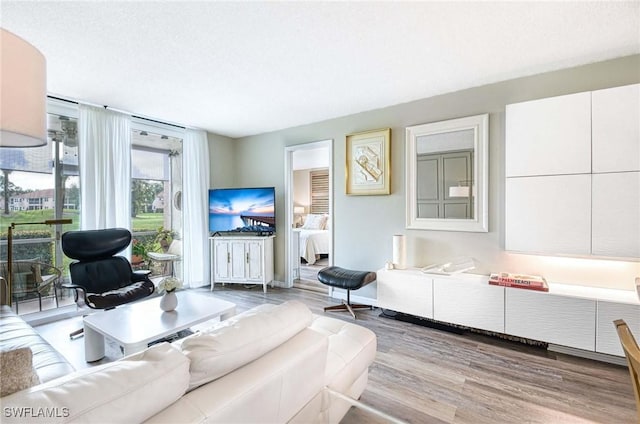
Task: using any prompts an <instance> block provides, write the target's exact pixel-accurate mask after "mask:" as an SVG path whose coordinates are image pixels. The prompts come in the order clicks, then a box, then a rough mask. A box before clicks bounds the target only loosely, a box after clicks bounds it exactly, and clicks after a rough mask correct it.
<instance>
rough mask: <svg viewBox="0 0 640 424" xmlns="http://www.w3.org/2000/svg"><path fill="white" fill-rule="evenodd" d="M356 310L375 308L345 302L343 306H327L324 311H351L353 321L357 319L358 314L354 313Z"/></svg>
mask: <svg viewBox="0 0 640 424" xmlns="http://www.w3.org/2000/svg"><path fill="white" fill-rule="evenodd" d="M354 309H373V306H370V305H360V304H358V303H350V302H345V301H344V300H343V301H342V304H340V305H334V306H327V307H325V308H324V311H325V312H327V311H349V313H350V314H351V316H352V317H353V319H357V318H356V313H355V312H354Z"/></svg>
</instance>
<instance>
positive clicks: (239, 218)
mask: <svg viewBox="0 0 640 424" xmlns="http://www.w3.org/2000/svg"><path fill="white" fill-rule="evenodd" d="M209 231H211V232H212V233H216V232H222V233H224V232H230V231H244V232H257V233H275V231H276V194H275V188H274V187H259V188H217V189H211V190H209Z"/></svg>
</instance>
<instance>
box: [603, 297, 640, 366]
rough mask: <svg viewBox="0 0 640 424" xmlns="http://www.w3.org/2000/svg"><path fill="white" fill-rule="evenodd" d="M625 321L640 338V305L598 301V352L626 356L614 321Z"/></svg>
mask: <svg viewBox="0 0 640 424" xmlns="http://www.w3.org/2000/svg"><path fill="white" fill-rule="evenodd" d="M617 319H623V320H624V321H625V322H626V323H627V325H628V326H629V329H630V330H631V332H632V333H633V335H634V336H635V337H636V339H637V338H639V337H640V305H631V304H626V303H612V302H603V301H598V323H597V328H596V352H600V353H608V354H609V355H618V356H624V352H623V350H622V346H621V345H620V338H619V337H618V332H617V331H616V327H615V326H614V325H613V321H615V320H617Z"/></svg>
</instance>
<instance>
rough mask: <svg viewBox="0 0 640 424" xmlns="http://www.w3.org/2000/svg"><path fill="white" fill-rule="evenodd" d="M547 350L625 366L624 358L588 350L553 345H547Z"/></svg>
mask: <svg viewBox="0 0 640 424" xmlns="http://www.w3.org/2000/svg"><path fill="white" fill-rule="evenodd" d="M547 349H548V350H550V351H552V352H558V353H564V354H565V355H572V356H578V357H580V358H586V359H593V360H594V361H601V362H608V363H610V364H615V365H622V366H627V360H626V358H625V357H624V356H615V355H607V354H606V353H597V352H590V351H588V350H582V349H575V348H572V347H566V346H560V345H554V344H551V343H549V347H548V348H547Z"/></svg>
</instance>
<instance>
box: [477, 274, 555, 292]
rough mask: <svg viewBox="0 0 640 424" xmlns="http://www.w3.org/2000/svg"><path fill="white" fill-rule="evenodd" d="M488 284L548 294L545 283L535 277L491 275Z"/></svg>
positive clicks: (541, 278) (538, 277) (542, 279)
mask: <svg viewBox="0 0 640 424" xmlns="http://www.w3.org/2000/svg"><path fill="white" fill-rule="evenodd" d="M489 284H493V285H494V286H505V287H518V288H521V289H529V290H539V291H544V292H548V291H549V286H547V281H546V280H545V279H544V278H543V277H540V276H537V275H521V274H510V273H508V272H501V273H499V274H491V276H490V277H489Z"/></svg>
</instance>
